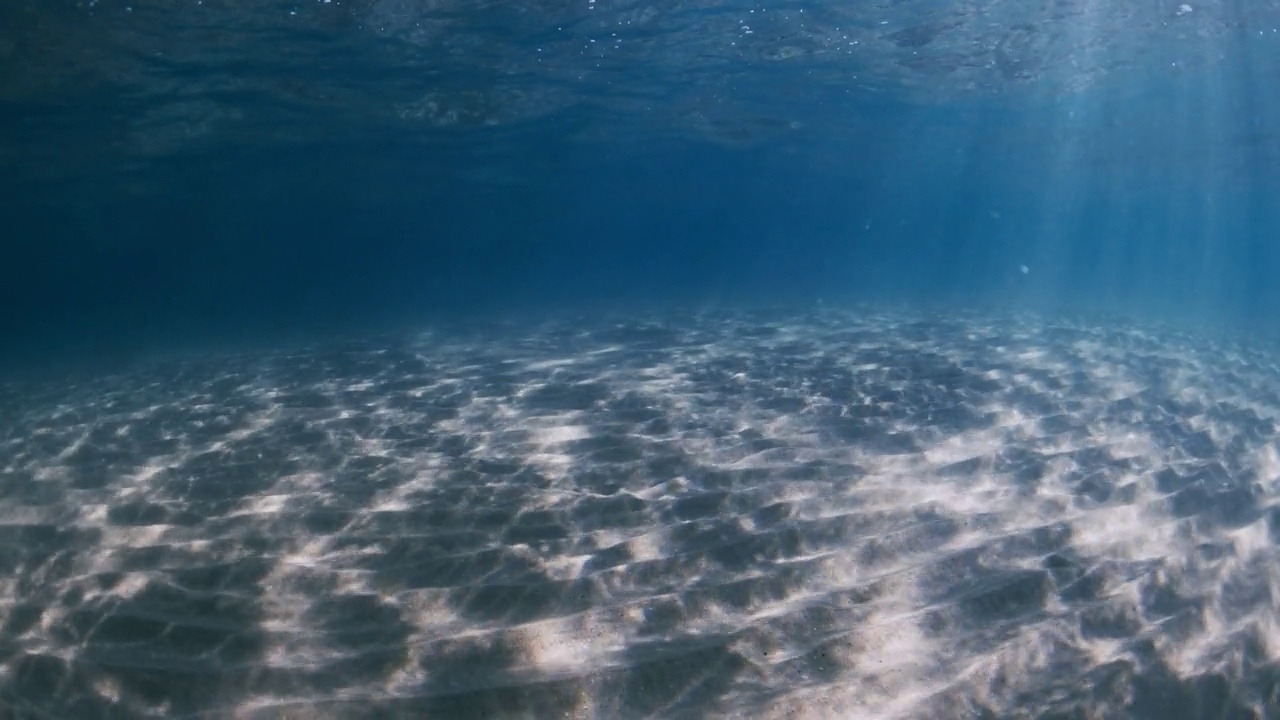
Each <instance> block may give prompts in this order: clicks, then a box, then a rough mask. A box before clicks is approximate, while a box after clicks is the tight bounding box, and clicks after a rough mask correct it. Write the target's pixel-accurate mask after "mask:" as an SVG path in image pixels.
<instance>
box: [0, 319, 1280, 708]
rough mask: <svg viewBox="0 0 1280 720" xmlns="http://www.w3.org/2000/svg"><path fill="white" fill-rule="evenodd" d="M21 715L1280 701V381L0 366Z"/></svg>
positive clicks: (1247, 356) (409, 362)
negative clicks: (13, 374)
mask: <svg viewBox="0 0 1280 720" xmlns="http://www.w3.org/2000/svg"><path fill="white" fill-rule="evenodd" d="M2 392H3V395H4V396H3V402H2V403H0V407H3V408H4V410H3V413H2V414H0V437H3V438H4V439H3V442H0V704H2V705H3V707H4V708H5V713H6V716H8V717H55V716H56V717H69V716H75V717H82V718H93V717H126V716H127V717H132V716H183V715H200V716H213V717H244V718H268V717H270V718H276V717H369V716H372V715H371V714H373V715H378V716H382V717H396V716H403V717H420V716H428V717H582V718H595V717H600V718H615V717H623V718H632V717H637V718H638V717H663V718H667V717H697V716H703V715H706V714H732V715H735V716H745V717H761V718H775V717H777V718H781V717H789V718H821V717H833V718H834V717H841V718H844V717H877V718H878V717H886V718H913V717H933V718H976V717H997V716H998V717H1012V716H1018V717H1042V718H1085V717H1099V718H1103V717H1139V718H1182V717H1241V718H1243V717H1263V716H1274V715H1276V714H1277V713H1278V712H1280V664H1277V657H1280V629H1278V628H1277V621H1276V619H1275V618H1276V609H1277V603H1278V602H1280V552H1278V551H1277V549H1276V545H1275V542H1274V541H1275V539H1276V536H1277V534H1280V510H1277V509H1275V508H1276V506H1277V501H1276V487H1275V478H1276V477H1277V474H1280V453H1278V451H1277V441H1278V439H1280V433H1278V432H1277V426H1276V418H1277V416H1280V375H1278V374H1277V366H1276V365H1275V364H1274V361H1273V360H1272V359H1271V358H1270V357H1268V356H1266V355H1263V354H1261V353H1253V352H1250V351H1246V350H1241V349H1238V348H1228V347H1225V346H1221V345H1214V344H1212V343H1208V342H1204V341H1197V340H1194V339H1192V338H1189V337H1186V336H1182V335H1175V334H1171V333H1163V332H1156V331H1152V330H1140V329H1131V328H1118V327H1113V326H1100V325H1090V324H1080V323H1071V322H1066V321H1061V322H1059V321H1054V322H1039V321H1032V320H1015V319H1010V318H1000V319H996V320H993V319H991V318H982V317H977V316H972V317H969V316H965V317H961V316H955V317H935V316H924V315H918V316H917V315H912V316H908V315H895V314H883V313H857V314H852V313H851V314H842V313H834V312H829V313H827V312H824V313H817V314H809V315H792V314H785V315H784V314H764V313H762V314H747V313H743V314H733V315H716V316H711V315H700V316H683V317H677V316H669V317H655V318H648V319H629V320H626V321H623V322H617V323H594V324H570V323H564V324H548V325H544V326H540V327H536V328H529V329H525V330H518V331H517V330H512V329H509V328H508V329H506V330H501V331H499V330H493V331H492V332H477V333H472V334H470V335H469V336H467V337H465V338H464V337H445V336H442V335H424V336H421V337H417V338H414V339H412V340H404V339H399V340H390V341H386V342H381V341H379V342H374V341H369V342H361V343H350V344H345V345H341V346H331V347H325V348H315V349H311V350H307V351H298V352H292V353H289V354H278V355H258V356H242V357H235V358H222V359H217V360H213V359H206V360H194V361H183V362H172V363H169V364H166V365H161V366H156V367H152V368H149V369H148V370H146V371H141V370H139V371H137V372H136V373H134V374H120V375H114V376H111V377H103V378H99V379H95V380H92V381H87V382H82V383H77V384H73V385H69V386H62V387H53V386H34V385H33V386H10V387H8V388H5V389H3V391H2Z"/></svg>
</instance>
